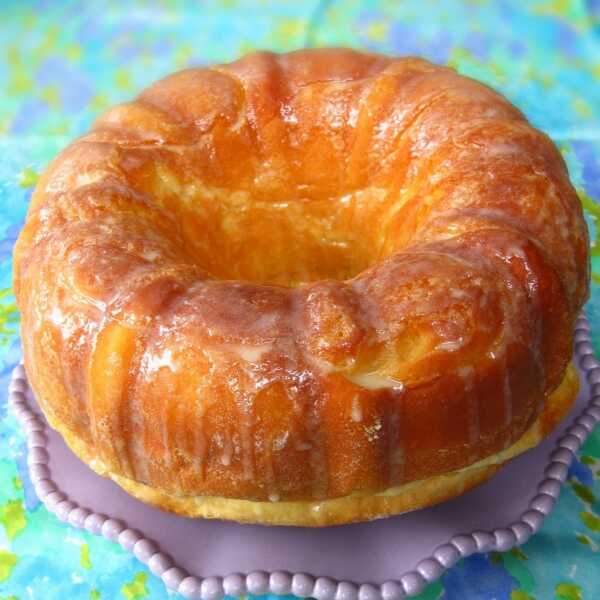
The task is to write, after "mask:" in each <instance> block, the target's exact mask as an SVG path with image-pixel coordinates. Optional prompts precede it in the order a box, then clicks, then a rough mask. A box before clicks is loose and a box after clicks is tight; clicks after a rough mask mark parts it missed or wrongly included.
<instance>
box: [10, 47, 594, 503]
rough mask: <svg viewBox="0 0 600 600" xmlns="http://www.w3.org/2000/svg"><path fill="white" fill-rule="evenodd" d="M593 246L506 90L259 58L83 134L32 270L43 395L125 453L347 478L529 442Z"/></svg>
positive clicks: (277, 482)
mask: <svg viewBox="0 0 600 600" xmlns="http://www.w3.org/2000/svg"><path fill="white" fill-rule="evenodd" d="M588 262H589V259H588V239H587V231H586V228H585V223H584V220H583V216H582V211H581V206H580V203H579V200H578V198H577V196H576V194H575V192H574V190H573V188H572V186H571V184H570V183H569V180H568V175H567V172H566V168H565V165H564V163H563V161H562V159H561V157H560V154H559V153H558V151H557V150H556V148H555V147H554V145H553V144H552V143H551V142H550V140H549V139H548V138H547V137H546V136H545V135H543V134H542V133H540V132H539V131H537V130H535V129H534V128H533V127H532V126H531V125H529V124H528V122H527V121H526V120H525V118H524V117H523V115H522V114H521V113H520V112H519V111H517V110H516V109H515V108H514V107H512V106H511V105H510V104H509V103H508V102H507V101H506V100H505V99H504V98H502V97H501V96H500V95H498V94H497V93H495V92H494V91H492V90H491V89H489V88H487V87H485V86H483V85H481V84H479V83H477V82H474V81H472V80H470V79H467V78H464V77H461V76H459V75H457V74H456V73H455V72H454V71H452V70H450V69H446V68H441V67H437V66H434V65H432V64H430V63H428V62H426V61H423V60H420V59H413V58H406V59H390V58H386V57H382V56H376V55H367V54H360V53H356V52H353V51H349V50H321V51H302V52H296V53H291V54H288V55H280V56H277V55H273V54H268V53H259V54H252V55H249V56H247V57H245V58H243V59H241V60H240V61H237V62H235V63H232V64H230V65H221V66H215V67H212V68H207V69H192V70H188V71H183V72H181V73H177V74H175V75H173V76H171V77H169V78H167V79H165V80H163V81H161V82H158V83H157V84H155V85H154V86H152V87H150V88H149V89H147V90H146V91H145V92H143V93H142V94H141V95H140V97H139V98H138V99H136V100H135V101H134V102H132V103H128V104H124V105H121V106H117V107H115V108H113V109H111V110H109V111H108V112H107V113H105V114H104V115H103V116H102V117H100V119H99V120H98V121H97V122H96V124H95V126H94V127H93V129H92V131H91V132H90V133H89V134H87V135H85V136H84V137H82V138H80V139H79V140H77V141H75V142H74V143H73V144H72V145H71V146H70V147H69V148H67V149H66V150H65V151H63V152H62V153H61V155H59V157H58V158H57V159H55V161H54V162H53V163H52V165H51V166H50V168H49V169H48V171H47V172H46V174H45V175H44V176H43V177H42V179H41V181H40V183H39V185H38V187H37V189H36V192H35V194H34V197H33V199H32V205H31V208H30V211H29V215H28V219H27V223H26V226H25V229H24V230H23V232H22V234H21V236H20V238H19V241H18V244H17V248H16V252H15V291H16V294H17V298H18V302H19V306H20V308H21V310H22V314H23V325H22V335H23V345H24V351H25V365H26V368H27V371H28V374H29V376H30V380H31V383H32V385H33V387H34V389H35V392H36V395H37V397H38V398H39V401H40V404H41V406H42V407H43V409H44V411H45V412H46V413H47V414H48V415H49V417H50V418H51V420H52V419H53V420H54V421H60V422H61V423H62V424H63V425H64V426H65V427H66V428H67V429H68V430H69V431H71V432H72V435H74V436H75V437H77V438H79V439H81V440H82V442H83V443H85V444H92V445H93V446H94V447H95V449H96V452H97V455H98V458H99V459H101V460H102V462H103V464H105V465H107V466H108V468H109V469H111V470H112V471H114V473H116V474H118V475H122V476H125V477H129V478H133V479H136V480H138V481H140V482H142V483H146V484H148V485H150V486H153V487H156V488H158V489H160V490H163V491H166V492H169V493H175V494H184V495H197V494H210V495H217V496H226V497H233V498H246V499H258V500H271V501H277V500H279V499H284V500H302V499H326V498H335V497H340V496H343V495H347V494H349V493H351V492H354V491H377V490H383V489H386V488H388V487H391V486H395V485H400V484H404V483H407V482H410V481H414V480H418V479H424V478H427V477H430V476H434V475H437V474H440V473H445V472H447V471H450V470H453V469H459V468H462V467H465V466H467V465H469V464H472V463H474V462H476V461H478V460H481V459H483V458H485V457H487V456H490V455H491V454H494V453H497V452H499V451H501V450H502V449H504V448H507V447H508V446H509V445H511V444H512V443H514V442H515V441H516V440H518V439H519V438H520V436H521V435H522V434H523V433H524V432H525V430H526V429H527V427H528V426H529V425H531V423H533V421H534V419H535V417H536V416H537V415H538V414H539V411H540V409H541V407H542V405H543V402H544V399H545V398H546V397H547V396H548V394H549V393H550V392H551V391H552V390H554V389H555V388H556V387H557V385H558V384H559V382H560V381H561V379H562V377H563V374H564V372H565V369H566V366H567V364H568V361H569V358H570V356H571V351H572V331H573V324H574V322H575V318H576V315H577V314H578V312H579V310H580V308H581V306H582V304H583V302H584V301H585V299H586V298H587V294H588V278H589V272H588Z"/></svg>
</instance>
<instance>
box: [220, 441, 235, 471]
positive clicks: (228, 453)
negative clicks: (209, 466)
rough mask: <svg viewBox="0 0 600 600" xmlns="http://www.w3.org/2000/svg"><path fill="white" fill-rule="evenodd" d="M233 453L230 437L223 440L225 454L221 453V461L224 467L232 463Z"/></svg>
mask: <svg viewBox="0 0 600 600" xmlns="http://www.w3.org/2000/svg"><path fill="white" fill-rule="evenodd" d="M232 455H233V445H232V443H231V440H230V439H229V438H225V439H224V440H223V454H221V457H220V459H219V460H220V461H221V464H222V465H223V466H224V467H228V466H229V465H230V464H231V457H232Z"/></svg>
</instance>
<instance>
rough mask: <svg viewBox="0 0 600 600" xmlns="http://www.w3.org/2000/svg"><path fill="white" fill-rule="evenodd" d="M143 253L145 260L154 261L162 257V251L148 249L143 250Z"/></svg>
mask: <svg viewBox="0 0 600 600" xmlns="http://www.w3.org/2000/svg"><path fill="white" fill-rule="evenodd" d="M141 255H142V257H143V258H144V260H147V261H149V262H154V261H155V260H156V259H157V258H159V257H160V252H158V251H157V250H146V251H145V252H142V253H141Z"/></svg>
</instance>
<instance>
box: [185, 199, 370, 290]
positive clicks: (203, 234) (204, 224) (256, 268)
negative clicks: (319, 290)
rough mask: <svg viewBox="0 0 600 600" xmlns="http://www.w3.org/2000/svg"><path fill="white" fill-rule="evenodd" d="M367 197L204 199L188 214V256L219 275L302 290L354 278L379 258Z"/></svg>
mask: <svg viewBox="0 0 600 600" xmlns="http://www.w3.org/2000/svg"><path fill="white" fill-rule="evenodd" d="M369 206H370V205H369V198H366V197H365V192H360V193H354V194H348V195H345V196H341V197H336V198H325V199H293V200H281V201H267V200H262V199H257V198H253V197H252V196H251V195H250V194H248V193H242V192H236V193H231V194H223V195H220V196H219V195H216V196H215V195H214V194H213V195H212V197H210V198H203V197H196V198H194V201H193V202H189V203H187V204H186V207H185V208H184V214H182V215H181V223H182V228H183V231H184V234H185V237H186V244H187V245H188V249H189V250H190V251H191V253H192V254H193V256H194V257H195V259H196V261H197V263H198V264H199V265H200V266H201V267H202V268H203V269H205V270H207V271H208V272H209V273H210V274H211V275H212V276H214V277H216V278H219V279H224V280H242V281H251V282H256V283H266V284H275V285H282V286H288V287H295V286H298V285H301V284H303V283H310V282H313V281H320V280H324V279H337V280H344V279H349V278H352V277H354V276H355V275H357V274H358V273H360V272H362V271H363V270H364V269H366V268H367V267H368V266H369V265H371V264H372V263H373V262H374V261H375V260H376V259H377V256H378V254H379V250H378V244H377V238H378V237H379V235H378V225H377V224H376V222H375V221H376V220H378V218H379V217H378V215H377V214H376V212H374V211H373V209H372V208H370V209H369V210H370V211H371V212H369V213H367V211H365V210H364V209H365V207H367V208H368V207H369Z"/></svg>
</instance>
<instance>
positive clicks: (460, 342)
mask: <svg viewBox="0 0 600 600" xmlns="http://www.w3.org/2000/svg"><path fill="white" fill-rule="evenodd" d="M464 345H465V338H464V337H459V338H458V339H457V340H448V341H446V342H440V343H439V344H438V345H437V346H436V347H435V349H436V350H442V351H445V352H454V351H455V350H458V349H459V348H462V347H463V346H464Z"/></svg>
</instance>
